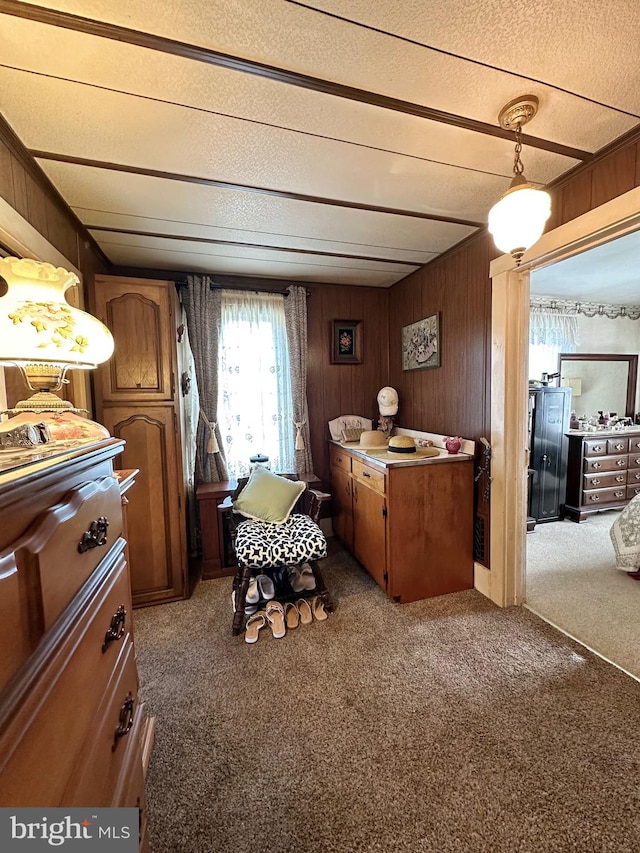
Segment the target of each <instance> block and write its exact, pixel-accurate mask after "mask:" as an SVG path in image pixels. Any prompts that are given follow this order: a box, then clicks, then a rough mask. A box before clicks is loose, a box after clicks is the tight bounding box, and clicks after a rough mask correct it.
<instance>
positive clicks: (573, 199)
mask: <svg viewBox="0 0 640 853" xmlns="http://www.w3.org/2000/svg"><path fill="white" fill-rule="evenodd" d="M591 179H592V170H591V169H586V170H585V171H584V172H580V173H579V174H578V175H576V177H575V178H574V179H573V180H572V181H571V182H570V183H568V184H566V185H565V186H563V187H562V189H561V197H562V200H561V215H562V224H564V223H565V222H569V220H571V219H575V218H576V217H577V216H582V214H583V213H586V212H587V211H588V210H591V208H592V207H593V204H592V203H591V183H592V180H591Z"/></svg>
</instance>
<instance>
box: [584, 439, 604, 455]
mask: <svg viewBox="0 0 640 853" xmlns="http://www.w3.org/2000/svg"><path fill="white" fill-rule="evenodd" d="M583 446H584V455H585V456H606V455H607V440H606V438H587V439H585V441H584V445H583Z"/></svg>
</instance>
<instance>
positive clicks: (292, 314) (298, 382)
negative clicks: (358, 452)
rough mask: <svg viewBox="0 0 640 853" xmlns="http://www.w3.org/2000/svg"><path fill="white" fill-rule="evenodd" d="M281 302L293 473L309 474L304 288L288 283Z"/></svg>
mask: <svg viewBox="0 0 640 853" xmlns="http://www.w3.org/2000/svg"><path fill="white" fill-rule="evenodd" d="M287 291H288V294H289V295H288V296H287V298H286V299H285V301H284V311H285V316H286V320H287V337H288V340H289V358H290V361H291V385H292V388H293V426H294V427H295V433H296V439H295V454H296V462H295V464H296V467H295V471H296V474H298V475H300V474H311V473H313V459H312V458H311V440H310V436H309V410H308V408H307V291H306V289H305V288H304V287H299V286H296V285H292V286H291V287H289V288H287Z"/></svg>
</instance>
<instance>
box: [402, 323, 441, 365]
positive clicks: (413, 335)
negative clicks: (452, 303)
mask: <svg viewBox="0 0 640 853" xmlns="http://www.w3.org/2000/svg"><path fill="white" fill-rule="evenodd" d="M428 367H440V313H439V312H438V313H436V314H431V315H430V316H429V317H425V318H424V320H418V321H417V322H416V323H410V324H409V325H408V326H403V327H402V369H403V370H422V369H424V368H428Z"/></svg>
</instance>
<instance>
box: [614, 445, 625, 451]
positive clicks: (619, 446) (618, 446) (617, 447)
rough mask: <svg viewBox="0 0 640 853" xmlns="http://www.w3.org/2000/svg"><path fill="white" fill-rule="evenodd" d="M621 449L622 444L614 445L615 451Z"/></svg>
mask: <svg viewBox="0 0 640 853" xmlns="http://www.w3.org/2000/svg"><path fill="white" fill-rule="evenodd" d="M623 447H624V444H620V443H618V444H616V445H615V448H616V450H622V448H623Z"/></svg>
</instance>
